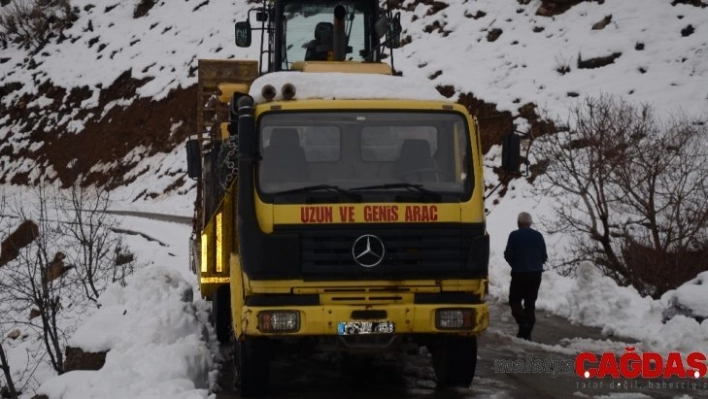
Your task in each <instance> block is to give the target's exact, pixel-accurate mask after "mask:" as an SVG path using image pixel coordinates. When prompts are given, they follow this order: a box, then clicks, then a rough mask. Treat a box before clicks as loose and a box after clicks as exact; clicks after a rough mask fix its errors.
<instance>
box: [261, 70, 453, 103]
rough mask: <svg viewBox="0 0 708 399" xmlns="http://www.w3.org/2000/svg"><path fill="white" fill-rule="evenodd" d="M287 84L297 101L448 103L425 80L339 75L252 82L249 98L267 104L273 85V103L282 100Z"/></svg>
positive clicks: (277, 76)
mask: <svg viewBox="0 0 708 399" xmlns="http://www.w3.org/2000/svg"><path fill="white" fill-rule="evenodd" d="M286 83H291V84H293V85H294V86H295V97H294V99H296V100H305V99H338V100H370V99H378V100H383V99H388V100H393V99H395V100H420V101H449V100H448V99H447V98H445V97H444V96H443V95H441V94H440V93H439V92H438V91H437V89H436V88H435V87H434V86H433V85H431V84H430V83H429V82H428V81H427V80H425V79H422V80H421V79H414V78H410V77H404V76H390V75H378V74H361V73H338V72H322V73H313V72H274V73H268V74H266V75H263V76H261V77H259V78H258V79H256V80H255V81H253V83H252V84H251V89H250V90H249V95H250V96H251V97H253V99H254V100H255V101H256V103H260V102H263V101H265V98H263V96H262V95H261V91H262V90H263V87H264V86H266V85H272V86H273V87H274V88H275V91H276V92H277V94H276V96H275V98H274V100H276V101H277V100H282V99H283V96H282V93H281V91H282V90H281V89H282V87H283V85H285V84H286Z"/></svg>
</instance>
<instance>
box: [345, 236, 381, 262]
mask: <svg viewBox="0 0 708 399" xmlns="http://www.w3.org/2000/svg"><path fill="white" fill-rule="evenodd" d="M384 255H386V248H385V247H384V244H383V241H381V239H380V238H378V237H376V236H375V235H373V234H364V235H363V236H361V237H359V238H357V239H356V240H355V241H354V245H352V256H353V257H354V262H356V263H357V264H358V265H359V266H363V267H374V266H376V265H378V264H379V263H381V261H383V259H384Z"/></svg>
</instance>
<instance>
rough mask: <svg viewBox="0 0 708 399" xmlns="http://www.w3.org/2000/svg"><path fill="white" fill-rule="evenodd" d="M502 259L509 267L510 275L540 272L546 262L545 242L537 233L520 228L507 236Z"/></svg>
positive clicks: (527, 228)
mask: <svg viewBox="0 0 708 399" xmlns="http://www.w3.org/2000/svg"><path fill="white" fill-rule="evenodd" d="M504 259H506V261H507V262H509V264H510V265H511V272H512V273H529V272H542V271H543V264H544V263H546V260H548V255H547V254H546V242H545V241H544V240H543V236H542V235H541V233H539V232H538V231H536V230H534V229H532V228H530V227H522V228H520V229H518V230H515V231H512V232H511V234H509V241H507V243H506V250H505V251H504Z"/></svg>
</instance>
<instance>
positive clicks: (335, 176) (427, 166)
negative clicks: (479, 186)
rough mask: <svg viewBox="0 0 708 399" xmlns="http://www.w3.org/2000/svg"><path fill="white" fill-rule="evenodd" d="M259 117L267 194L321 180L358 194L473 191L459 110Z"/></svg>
mask: <svg viewBox="0 0 708 399" xmlns="http://www.w3.org/2000/svg"><path fill="white" fill-rule="evenodd" d="M259 124H260V128H259V131H260V152H261V155H262V160H261V162H260V165H259V167H258V182H259V189H260V191H261V192H262V193H265V194H277V193H282V192H293V191H302V190H298V189H301V188H307V187H311V186H319V185H327V186H334V187H336V188H338V189H345V190H351V189H354V191H355V192H356V193H360V194H366V193H367V192H384V191H385V192H391V191H397V190H398V191H403V192H411V190H410V189H406V186H408V187H410V186H411V184H414V185H415V186H418V187H420V188H422V189H423V190H425V191H429V192H434V193H441V194H454V195H460V196H463V195H466V194H468V193H469V191H470V190H471V179H472V176H471V156H470V141H469V138H468V136H469V131H468V129H467V123H466V119H465V118H464V117H463V116H462V115H460V114H457V113H453V112H420V111H419V112H353V111H350V112H280V113H269V114H265V115H264V116H263V117H261V119H260V122H259ZM402 183H409V184H402ZM413 191H418V192H421V191H422V190H413ZM320 192H322V191H321V190H320Z"/></svg>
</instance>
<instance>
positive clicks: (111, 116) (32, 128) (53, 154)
mask: <svg viewBox="0 0 708 399" xmlns="http://www.w3.org/2000/svg"><path fill="white" fill-rule="evenodd" d="M148 81H149V79H142V80H139V79H135V78H133V77H132V76H131V71H126V72H124V73H123V74H122V75H120V76H119V77H118V78H117V79H116V80H115V81H114V82H113V83H112V84H111V85H110V86H109V87H106V88H98V89H97V90H99V91H100V92H99V95H98V104H97V105H96V106H93V107H90V108H84V107H83V106H82V104H83V103H84V102H85V101H86V100H88V99H90V98H91V97H92V94H93V93H92V90H91V89H90V88H89V87H87V86H84V87H74V88H65V87H62V86H60V85H58V84H55V83H54V82H51V81H45V82H43V83H41V84H40V85H39V86H38V90H37V93H36V94H24V95H22V96H21V97H19V99H17V100H16V101H13V102H12V103H11V104H10V105H7V104H2V103H0V114H1V115H8V116H9V120H8V121H7V122H6V125H8V126H11V129H10V133H9V134H8V135H7V137H5V140H3V142H4V144H2V145H0V184H7V183H11V184H22V185H27V184H33V183H36V180H37V179H36V178H35V179H34V180H35V181H30V180H31V179H30V172H28V171H25V172H20V173H17V171H16V170H13V168H12V167H11V166H12V165H13V164H16V163H17V162H20V161H22V160H24V159H32V160H33V161H34V163H35V165H36V167H39V168H41V169H42V170H43V171H46V170H47V169H48V168H50V167H51V169H52V170H54V171H55V172H56V179H58V180H60V182H61V184H62V185H63V186H69V185H71V184H73V183H74V181H76V178H77V177H78V176H79V175H83V176H84V184H99V185H107V186H108V187H109V188H114V187H117V186H120V185H124V184H128V183H130V181H129V180H127V179H126V177H125V176H126V174H127V172H129V171H131V170H132V169H133V168H134V167H135V166H136V164H137V162H138V160H136V159H135V157H133V160H131V161H129V162H124V161H123V160H124V159H125V158H126V155H128V154H129V153H130V152H131V151H132V150H134V149H135V148H139V147H143V148H145V152H144V153H143V154H141V156H142V157H150V156H152V155H154V154H156V153H159V152H168V151H171V150H172V149H173V148H174V147H175V145H177V144H178V143H181V142H183V141H184V140H185V139H186V138H187V136H188V135H189V134H191V133H192V132H194V129H195V124H196V112H195V103H196V85H193V86H190V87H188V88H179V89H175V90H172V91H171V92H170V93H169V94H168V95H167V96H166V98H164V99H162V100H160V101H153V100H151V99H149V98H137V94H136V90H137V89H138V88H139V87H141V86H142V85H144V84H145V83H147V82H148ZM21 87H22V86H21V84H18V83H8V84H5V85H3V86H0V95H2V96H3V97H4V96H6V95H9V94H11V93H13V92H14V91H16V90H19V89H20V88H21ZM38 99H42V101H37V100H38ZM119 100H127V101H125V102H126V103H127V102H130V105H127V106H120V105H115V106H112V107H111V105H112V104H116V103H115V102H116V101H119ZM50 101H51V102H50ZM107 107H108V111H107V112H106V109H107ZM77 110H78V111H77ZM72 113H75V115H74V116H73V117H71V118H66V116H71V115H72ZM76 121H84V122H83V123H84V128H83V129H81V130H80V131H79V132H78V133H72V132H71V131H70V130H69V126H70V124H71V123H72V122H73V123H76ZM14 135H17V137H16V139H18V138H19V139H20V140H21V143H22V144H21V148H20V146H18V144H17V143H15V144H13V143H12V142H11V140H10V139H11V138H12V137H13V136H14ZM34 143H43V145H42V146H39V147H38V148H37V146H34V148H36V149H35V150H30V148H31V146H32V144H34ZM16 147H17V148H16ZM100 164H107V165H113V166H112V167H111V168H110V169H109V171H108V173H105V172H91V168H92V167H94V166H96V165H100ZM146 172H147V170H141V171H139V173H138V175H139V174H142V173H146ZM42 174H44V173H42ZM136 177H137V176H136V174H133V177H132V179H135V178H136Z"/></svg>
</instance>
